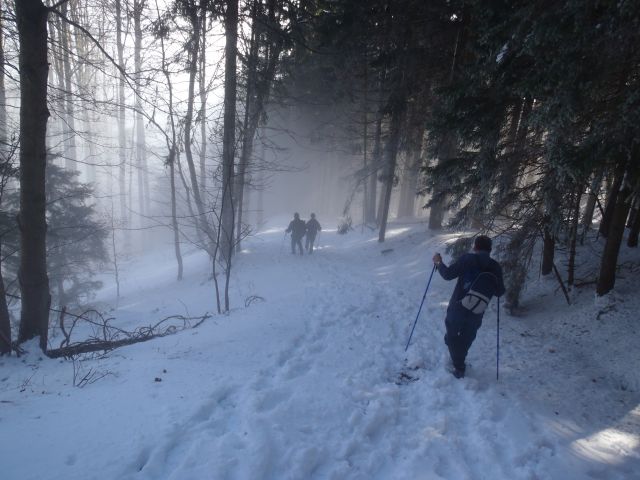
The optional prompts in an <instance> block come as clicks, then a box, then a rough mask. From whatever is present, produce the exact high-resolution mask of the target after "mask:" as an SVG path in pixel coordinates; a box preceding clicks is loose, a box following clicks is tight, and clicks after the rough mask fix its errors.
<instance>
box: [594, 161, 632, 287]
mask: <svg viewBox="0 0 640 480" xmlns="http://www.w3.org/2000/svg"><path fill="white" fill-rule="evenodd" d="M622 172H624V170H622ZM623 176H624V173H622V175H620V177H621V180H620V182H619V185H621V189H620V191H619V192H618V191H616V192H615V197H614V198H615V204H614V207H613V210H612V214H611V221H610V222H609V228H608V232H607V233H608V234H607V237H606V238H607V241H606V242H605V245H604V250H603V252H602V259H601V263H600V275H599V276H598V283H597V285H596V293H597V294H598V295H600V296H602V295H605V294H607V293H609V292H610V291H611V290H613V287H614V285H615V282H616V267H617V263H618V254H619V253H620V244H621V243H622V237H623V236H624V229H625V223H626V221H627V215H628V213H629V208H630V207H631V202H630V199H629V196H630V193H631V189H630V186H629V182H627V181H624V180H623V179H622V177H623ZM615 183H616V182H614V184H615ZM613 193H614V192H611V194H610V196H611V195H612V194H613Z"/></svg>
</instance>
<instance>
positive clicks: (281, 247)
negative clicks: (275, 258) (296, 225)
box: [280, 232, 287, 255]
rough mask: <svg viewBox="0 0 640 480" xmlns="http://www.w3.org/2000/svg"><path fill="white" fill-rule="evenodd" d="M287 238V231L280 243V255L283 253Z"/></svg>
mask: <svg viewBox="0 0 640 480" xmlns="http://www.w3.org/2000/svg"><path fill="white" fill-rule="evenodd" d="M286 238H287V232H284V237H282V243H281V244H280V255H282V249H283V248H284V240H285V239H286Z"/></svg>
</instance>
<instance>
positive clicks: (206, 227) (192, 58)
mask: <svg viewBox="0 0 640 480" xmlns="http://www.w3.org/2000/svg"><path fill="white" fill-rule="evenodd" d="M201 3H204V0H201ZM188 9H189V10H188V11H189V21H190V22H191V28H192V31H191V42H190V45H189V64H188V70H189V90H188V96H187V112H186V114H185V117H184V153H185V157H186V158H187V166H188V167H189V178H190V180H191V190H192V191H193V200H194V202H195V204H196V209H197V210H198V222H197V225H198V227H199V230H200V232H202V233H203V234H205V235H206V237H207V238H206V243H207V244H206V245H205V248H206V249H207V251H208V252H209V254H210V255H211V256H212V257H214V254H213V252H214V247H213V244H214V243H216V237H217V235H216V233H215V231H214V229H212V227H211V225H210V223H209V217H208V215H207V212H206V210H205V204H204V200H203V198H202V193H203V192H201V191H200V185H199V182H198V177H197V175H196V167H195V163H194V162H193V150H192V145H191V143H192V141H191V135H192V127H193V104H194V100H195V82H196V75H197V73H198V56H199V52H200V38H201V36H200V30H201V25H202V21H201V20H202V19H201V15H205V9H204V7H203V6H200V7H197V6H196V5H195V2H194V3H190V4H189V7H188Z"/></svg>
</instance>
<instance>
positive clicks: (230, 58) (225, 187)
mask: <svg viewBox="0 0 640 480" xmlns="http://www.w3.org/2000/svg"><path fill="white" fill-rule="evenodd" d="M224 26H225V37H226V44H225V71H224V127H223V128H224V133H223V142H222V213H221V225H220V229H221V243H222V244H221V249H222V259H223V261H224V265H225V266H226V269H225V274H226V283H225V292H224V309H225V311H229V278H230V273H231V253H232V250H233V238H234V235H233V229H234V224H235V222H234V206H233V170H234V158H235V138H236V135H235V133H236V132H235V124H236V82H237V78H236V60H237V56H238V0H229V1H228V2H227V11H226V15H225V19H224Z"/></svg>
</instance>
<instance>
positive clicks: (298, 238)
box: [286, 212, 307, 255]
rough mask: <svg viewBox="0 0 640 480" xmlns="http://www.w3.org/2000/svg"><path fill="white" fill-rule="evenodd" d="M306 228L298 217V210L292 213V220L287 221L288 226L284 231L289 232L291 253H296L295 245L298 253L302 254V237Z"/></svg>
mask: <svg viewBox="0 0 640 480" xmlns="http://www.w3.org/2000/svg"><path fill="white" fill-rule="evenodd" d="M306 230H307V225H306V223H304V220H301V219H300V214H299V213H298V212H296V213H294V214H293V220H291V222H289V227H288V228H287V230H286V232H287V233H291V253H296V245H297V246H298V249H299V250H300V255H302V237H304V234H305V232H306Z"/></svg>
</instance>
